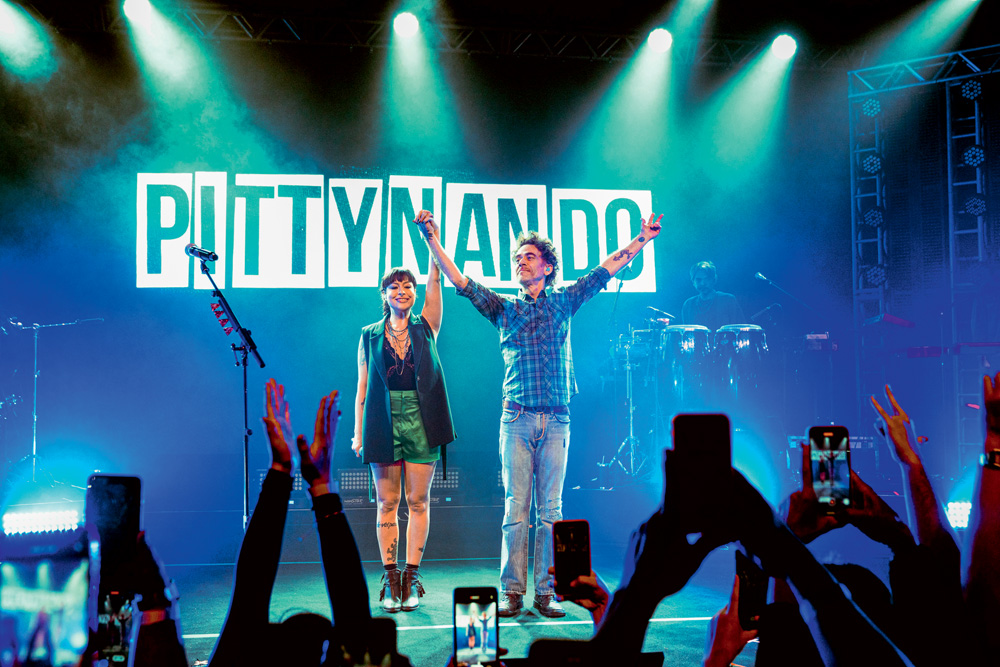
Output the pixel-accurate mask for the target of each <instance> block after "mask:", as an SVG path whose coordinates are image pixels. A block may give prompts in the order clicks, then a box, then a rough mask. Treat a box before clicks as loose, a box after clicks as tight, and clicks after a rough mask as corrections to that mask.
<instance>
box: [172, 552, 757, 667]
mask: <svg viewBox="0 0 1000 667" xmlns="http://www.w3.org/2000/svg"><path fill="white" fill-rule="evenodd" d="M733 558H734V556H733V551H732V548H730V549H718V550H716V551H715V552H713V553H712V554H711V555H710V556H709V557H708V558H707V559H706V560H705V562H704V563H703V564H702V567H701V569H700V570H699V571H698V573H697V574H696V575H695V576H694V577H693V578H692V580H691V581H690V582H688V585H687V586H685V587H684V589H683V590H682V591H681V592H679V593H678V594H676V595H674V596H671V597H670V598H667V599H666V600H664V601H663V602H662V603H661V604H660V606H659V608H658V609H657V611H656V614H655V616H654V618H653V621H652V622H651V623H650V625H649V629H648V631H647V633H646V645H645V650H646V651H662V652H663V653H664V654H665V656H666V658H665V661H664V664H665V665H670V666H671V667H675V666H678V665H700V664H701V660H702V654H703V650H704V646H705V633H706V629H707V626H708V621H709V619H710V618H711V617H712V616H713V615H714V614H715V613H716V612H717V611H718V610H719V609H721V608H722V607H723V606H724V605H725V604H726V603H727V602H728V600H729V594H730V590H731V587H732V582H733V576H734V569H733ZM530 567H531V566H530V563H529V573H530ZM594 567H595V569H596V570H597V571H599V572H600V574H601V576H602V577H603V578H604V579H605V580H606V581H607V583H608V585H609V586H611V587H612V590H613V589H614V587H615V586H616V585H617V584H618V582H619V579H620V576H621V569H622V566H621V555H620V553H619V554H610V553H609V554H599V555H595V558H594ZM499 569H500V568H499V560H498V559H475V560H425V561H424V562H423V564H422V565H421V568H420V570H421V573H422V575H423V576H422V581H423V583H424V587H425V589H426V591H427V594H426V596H425V597H424V598H423V599H422V602H421V606H420V608H419V609H417V610H416V611H413V612H408V613H404V612H400V613H397V614H384V612H382V611H381V608H380V607H379V604H378V591H379V588H378V586H379V579H380V577H381V572H382V569H381V565H380V564H379V563H377V562H366V563H365V573H366V575H367V578H368V590H369V593H370V595H371V606H372V611H373V615H385V616H391V617H393V618H394V620H395V621H396V624H397V641H398V646H399V651H400V652H401V653H403V654H405V655H407V656H408V657H409V658H410V660H411V662H412V663H413V664H414V665H417V666H419V667H424V666H428V667H443V666H444V665H445V664H446V663H447V661H448V658H449V655H450V653H451V650H452V641H453V640H452V632H451V628H452V612H451V595H452V589H453V588H455V587H457V586H484V585H488V586H498V585H499ZM168 571H169V573H170V575H171V576H172V577H173V578H174V580H175V581H176V582H177V584H178V587H179V588H180V591H181V619H182V621H181V622H182V630H183V634H184V643H185V647H186V650H187V656H188V660H189V662H190V663H191V664H192V665H194V664H204V662H205V661H207V660H208V658H209V657H210V656H211V653H212V648H213V646H214V645H215V640H216V638H217V636H218V632H219V630H220V629H221V627H222V624H223V622H224V620H225V617H226V610H227V609H228V605H229V595H230V589H231V585H232V574H233V566H232V565H231V564H206V565H170V566H168ZM525 602H526V605H527V606H529V607H530V603H531V598H530V589H529V596H528V597H526V599H525ZM564 606H565V608H566V610H567V615H566V617H565V618H562V619H553V620H550V619H546V618H543V617H541V616H540V615H539V614H538V613H537V612H535V611H534V610H533V609H528V610H525V611H522V612H521V614H520V615H519V616H517V617H514V618H509V619H501V623H500V633H499V635H500V645H501V646H502V647H504V648H506V649H508V650H509V654H508V656H509V657H511V658H523V657H525V656H527V654H528V648H529V646H530V645H531V642H532V641H534V640H535V639H538V638H542V637H549V638H563V639H587V638H589V637H590V636H591V635H592V634H593V624H592V623H591V621H590V615H589V614H588V613H587V612H586V611H585V610H584V609H582V608H580V607H577V606H576V605H573V604H571V603H566V604H565V605H564ZM303 610H304V611H313V612H316V613H320V614H323V615H326V616H329V614H330V607H329V602H328V601H327V597H326V590H325V586H324V582H323V573H322V569H321V566H320V564H319V563H317V562H300V563H282V564H281V567H280V569H279V571H278V579H277V582H276V583H275V587H274V594H273V597H272V600H271V618H272V620H279V619H281V618H282V617H284V616H286V615H287V613H289V612H291V613H294V612H295V611H303ZM755 652H756V644H750V645H749V646H748V647H747V648H746V649H745V650H744V652H743V654H742V655H741V658H740V659H738V660H737V661H736V663H737V664H744V665H751V664H753V655H754V653H755Z"/></svg>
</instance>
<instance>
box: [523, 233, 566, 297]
mask: <svg viewBox="0 0 1000 667" xmlns="http://www.w3.org/2000/svg"><path fill="white" fill-rule="evenodd" d="M529 244H530V245H533V246H535V247H536V248H538V250H539V252H541V253H542V261H543V262H545V263H546V264H551V265H552V271H551V272H550V273H549V274H548V275H547V276H545V286H546V287H551V286H552V283H554V282H555V281H556V275H557V274H558V273H559V255H557V254H556V245H555V244H554V243H553V242H552V241H550V240H548V239H547V238H545V237H544V236H542V235H541V234H539V233H538V232H536V231H530V232H521V233H520V234H518V235H517V247H516V248H514V254H515V255H516V254H517V252H518V251H519V250H520V249H521V247H522V246H525V245H529ZM512 258H513V256H512Z"/></svg>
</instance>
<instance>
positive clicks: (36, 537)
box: [0, 528, 96, 667]
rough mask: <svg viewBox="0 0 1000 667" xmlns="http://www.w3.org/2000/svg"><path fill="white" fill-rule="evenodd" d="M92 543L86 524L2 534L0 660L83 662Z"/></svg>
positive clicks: (16, 662) (5, 662)
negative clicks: (67, 528) (61, 529)
mask: <svg viewBox="0 0 1000 667" xmlns="http://www.w3.org/2000/svg"><path fill="white" fill-rule="evenodd" d="M90 544H91V540H90V538H89V537H88V534H87V531H86V529H84V528H78V529H76V530H75V531H73V532H71V533H70V532H47V533H40V534H39V533H36V534H31V535H0V560H2V561H3V562H2V565H0V664H3V665H27V664H33V665H41V664H45V665H52V666H53V667H63V666H68V665H78V664H79V663H80V660H81V658H82V657H83V656H84V655H85V654H86V652H87V643H88V640H89V621H90V618H91V615H92V613H91V612H92V607H91V605H90V599H91V590H90V586H91V546H90ZM95 565H96V564H95Z"/></svg>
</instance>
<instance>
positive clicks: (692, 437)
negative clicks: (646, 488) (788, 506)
mask: <svg viewBox="0 0 1000 667" xmlns="http://www.w3.org/2000/svg"><path fill="white" fill-rule="evenodd" d="M672 425H673V428H672V431H673V440H674V449H673V452H671V454H670V465H669V466H668V469H667V471H666V472H667V474H666V485H665V489H664V494H665V498H664V505H665V507H672V508H674V509H676V510H677V511H678V516H677V520H678V521H679V523H680V527H681V528H682V529H683V530H684V531H685V532H687V533H698V532H701V531H702V530H704V528H705V526H706V524H707V523H708V522H711V521H713V520H715V519H717V517H720V516H722V515H724V514H725V513H726V512H730V511H732V508H731V507H730V501H729V498H730V496H731V486H732V485H731V483H730V479H731V475H730V473H731V472H732V468H733V460H732V459H733V454H732V427H731V425H730V423H729V417H727V416H726V415H724V414H721V413H713V414H701V413H681V414H678V415H676V416H674V419H673V422H672Z"/></svg>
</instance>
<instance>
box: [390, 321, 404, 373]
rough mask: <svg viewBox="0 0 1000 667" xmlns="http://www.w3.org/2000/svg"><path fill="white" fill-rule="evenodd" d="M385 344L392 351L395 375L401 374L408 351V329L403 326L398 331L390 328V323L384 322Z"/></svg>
mask: <svg viewBox="0 0 1000 667" xmlns="http://www.w3.org/2000/svg"><path fill="white" fill-rule="evenodd" d="M385 332H386V334H387V335H386V342H388V343H389V347H390V348H391V349H392V351H393V353H394V354H393V356H394V357H395V360H394V364H393V365H394V366H395V367H396V372H397V373H402V372H403V367H404V364H405V363H406V355H407V353H408V352H409V351H410V327H409V326H405V327H403V329H402V330H401V331H400V330H398V329H396V328H395V327H393V326H392V322H389V321H388V320H386V323H385Z"/></svg>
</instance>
